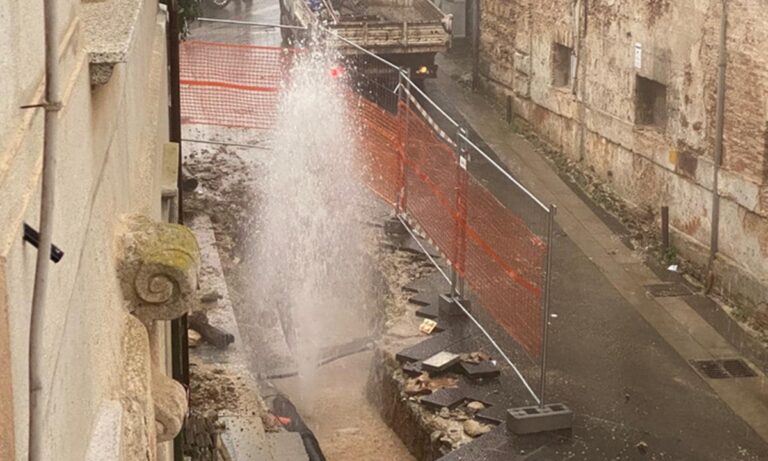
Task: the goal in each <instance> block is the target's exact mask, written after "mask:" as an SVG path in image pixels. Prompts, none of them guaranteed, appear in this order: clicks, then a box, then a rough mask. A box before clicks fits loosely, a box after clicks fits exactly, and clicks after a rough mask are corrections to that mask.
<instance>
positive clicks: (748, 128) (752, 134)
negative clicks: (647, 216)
mask: <svg viewBox="0 0 768 461" xmlns="http://www.w3.org/2000/svg"><path fill="white" fill-rule="evenodd" d="M480 2H481V3H480V5H481V6H480V8H481V19H480V21H481V27H480V29H481V37H480V57H479V61H480V65H479V67H480V68H479V74H480V84H481V86H482V88H483V89H484V90H485V91H488V92H490V93H491V94H493V95H494V96H495V97H497V98H499V101H500V102H502V103H505V102H506V101H507V98H511V103H512V106H513V110H514V111H515V113H516V114H517V115H518V116H519V117H521V118H523V119H524V120H526V121H527V122H528V123H529V124H530V126H531V127H532V128H533V129H534V130H535V131H536V132H537V133H538V134H539V135H540V136H541V137H542V138H543V139H545V140H546V141H547V142H549V143H550V144H552V145H553V146H555V147H556V148H558V149H560V150H561V151H562V152H563V153H565V155H567V156H568V157H570V158H571V159H573V160H577V161H579V165H580V166H581V167H582V168H586V169H592V170H594V171H595V172H596V173H597V175H598V176H599V177H600V178H601V179H602V180H604V181H606V182H607V183H609V184H610V186H611V187H612V189H613V190H614V191H615V192H616V193H617V194H618V195H619V196H620V197H621V198H622V199H624V200H625V201H626V202H627V203H628V204H630V205H632V206H634V207H636V209H638V210H645V209H647V210H650V211H652V212H655V213H656V214H657V215H658V210H659V208H660V207H661V206H664V205H666V206H669V210H670V224H671V232H672V237H673V244H674V245H675V247H676V248H677V249H678V250H679V251H680V252H681V254H682V255H684V256H685V257H686V258H688V259H690V260H691V261H692V262H694V263H695V264H697V265H698V266H700V267H704V266H706V264H707V261H708V253H709V246H710V236H711V231H710V229H711V226H712V221H713V213H712V209H713V207H712V203H713V200H712V189H713V184H714V181H713V178H714V170H715V163H714V152H715V143H716V126H717V110H716V107H717V94H718V62H719V61H718V59H719V56H720V43H719V42H720V39H719V37H720V32H721V17H722V11H723V3H722V2H721V1H716V0H710V1H705V2H701V1H693V0H681V1H670V0H627V1H613V0H543V1H533V0H480ZM726 3H727V5H726V8H727V16H726V17H727V18H728V20H727V28H726V53H727V55H726V56H727V67H726V69H727V72H726V85H725V87H726V91H725V110H724V117H723V122H724V145H723V156H722V162H721V167H720V169H719V174H718V182H719V186H718V191H719V194H720V196H721V200H720V211H719V218H718V219H717V222H718V229H719V242H720V243H719V253H718V256H717V260H716V263H715V269H716V270H715V272H716V274H717V275H718V277H717V287H718V288H719V289H721V290H723V291H724V292H726V293H727V294H729V295H730V296H732V297H735V298H736V299H738V300H740V301H743V302H745V303H746V304H748V305H750V304H751V305H755V304H759V303H760V302H761V301H764V300H765V299H768V289H766V287H767V286H768V181H767V180H768V51H767V50H768V21H766V7H767V6H768V5H766V3H765V1H763V0H728V1H727V2H726Z"/></svg>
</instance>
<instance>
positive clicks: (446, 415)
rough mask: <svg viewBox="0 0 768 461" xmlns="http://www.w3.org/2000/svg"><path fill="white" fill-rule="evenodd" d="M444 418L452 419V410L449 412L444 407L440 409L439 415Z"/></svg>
mask: <svg viewBox="0 0 768 461" xmlns="http://www.w3.org/2000/svg"><path fill="white" fill-rule="evenodd" d="M437 414H438V415H440V417H442V418H450V417H451V410H449V409H448V408H446V407H443V408H441V409H440V411H439V412H438V413H437Z"/></svg>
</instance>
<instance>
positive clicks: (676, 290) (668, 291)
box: [645, 283, 691, 298]
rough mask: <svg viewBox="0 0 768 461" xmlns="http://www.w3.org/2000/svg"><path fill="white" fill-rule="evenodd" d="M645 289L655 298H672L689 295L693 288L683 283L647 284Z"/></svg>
mask: <svg viewBox="0 0 768 461" xmlns="http://www.w3.org/2000/svg"><path fill="white" fill-rule="evenodd" d="M645 289H646V290H647V291H648V293H649V294H650V295H651V296H653V297H654V298H672V297H677V296H688V295H690V294H691V290H690V289H688V287H687V286H685V285H683V284H681V283H659V284H655V285H646V286H645Z"/></svg>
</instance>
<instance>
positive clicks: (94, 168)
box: [0, 0, 198, 460]
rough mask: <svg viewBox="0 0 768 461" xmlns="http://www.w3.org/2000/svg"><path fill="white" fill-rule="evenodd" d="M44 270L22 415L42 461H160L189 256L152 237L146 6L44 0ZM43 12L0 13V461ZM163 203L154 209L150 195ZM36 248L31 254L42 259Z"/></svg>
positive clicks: (161, 235)
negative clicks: (52, 250)
mask: <svg viewBox="0 0 768 461" xmlns="http://www.w3.org/2000/svg"><path fill="white" fill-rule="evenodd" d="M56 3H57V5H58V6H57V8H58V21H57V27H56V28H55V32H54V36H55V40H56V42H57V45H58V56H59V63H60V74H59V79H60V82H61V92H62V96H61V99H62V101H61V102H62V107H61V110H60V111H59V112H58V115H57V122H58V123H59V135H58V139H54V140H50V142H52V143H53V144H54V145H55V156H56V158H57V165H56V169H55V179H54V182H55V185H56V193H55V208H54V212H53V214H54V215H53V243H54V244H55V245H56V246H57V247H58V248H60V249H61V250H62V251H63V252H64V256H63V258H62V259H61V260H60V261H59V262H58V263H56V264H52V265H51V267H50V273H49V283H48V297H47V303H46V305H45V306H44V312H45V314H44V315H45V322H44V324H43V328H42V335H41V337H42V347H41V350H42V351H43V353H42V355H41V357H40V363H41V364H42V369H43V370H44V373H43V376H42V386H41V394H40V402H41V407H40V408H42V410H41V411H40V414H39V415H38V416H37V417H38V418H40V419H42V420H43V424H42V429H43V430H42V434H41V437H40V438H39V440H40V445H41V453H42V459H51V460H53V459H57V460H84V459H87V460H113V459H114V460H138V459H148V460H153V459H169V458H170V456H171V442H170V440H171V439H172V438H173V436H175V435H176V433H177V432H178V430H179V427H180V425H181V421H182V420H183V417H184V414H185V411H186V396H185V391H184V389H183V387H182V386H181V385H180V384H178V383H177V382H175V381H173V380H171V379H170V378H169V376H168V375H169V369H170V367H169V364H168V346H167V344H168V334H167V332H168V322H167V320H169V319H171V318H175V317H178V316H180V315H181V314H182V313H183V312H184V310H185V309H186V308H187V306H188V305H189V304H190V303H191V298H190V296H191V293H192V292H193V291H194V289H195V287H194V286H195V280H196V267H197V260H198V259H197V258H198V250H197V246H196V243H195V241H194V237H191V234H190V233H189V231H188V230H186V229H185V228H183V227H181V226H177V225H171V224H163V222H164V221H165V222H167V221H169V220H170V219H172V217H171V216H170V214H171V212H172V210H173V207H174V206H175V205H174V203H175V202H174V197H175V194H176V190H175V187H176V171H177V170H176V167H177V165H176V155H177V152H178V150H177V149H175V148H174V145H172V144H169V143H168V139H169V137H168V84H167V82H168V78H167V75H168V71H167V57H166V56H167V54H166V19H167V18H166V12H165V9H164V7H163V6H162V5H159V4H158V2H157V0H89V1H87V0H61V1H58V2H56ZM43 14H44V10H43V2H29V1H25V0H9V1H3V2H0V370H2V372H1V373H0V459H2V460H13V459H17V460H26V459H27V453H28V449H29V447H28V429H29V424H30V423H29V419H30V416H29V414H30V411H29V408H30V405H29V393H30V392H29V380H28V373H29V364H30V356H29V355H30V353H29V338H30V310H31V305H32V293H33V287H34V284H35V259H36V256H37V251H38V250H37V249H36V248H35V247H34V245H32V244H31V243H30V242H25V241H24V240H23V236H24V225H25V224H28V225H29V226H31V227H32V228H37V227H38V225H39V217H40V209H41V203H40V200H41V192H40V190H41V171H42V162H43V160H42V159H43V140H44V119H45V110H44V109H41V108H27V109H24V108H21V106H24V105H34V104H39V103H41V102H43V101H44V94H45V92H44V88H45V52H44V51H45V45H44V34H45V31H44V16H43ZM164 197H165V198H164ZM41 251H42V250H41Z"/></svg>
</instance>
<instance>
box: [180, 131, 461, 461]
mask: <svg viewBox="0 0 768 461" xmlns="http://www.w3.org/2000/svg"><path fill="white" fill-rule="evenodd" d="M208 135H210V134H208ZM196 136H201V134H199V133H198V134H196ZM217 139H218V141H217V142H223V143H224V144H226V143H227V142H233V143H236V142H235V141H236V140H235V139H234V138H232V137H230V138H228V137H226V136H223V137H222V136H219V137H218V138H217ZM240 141H241V142H242V140H240ZM247 142H248V143H249V144H255V145H264V146H265V147H266V142H265V141H264V140H262V139H254V138H253V137H251V139H248V140H247ZM187 149H188V152H187V162H186V164H187V168H188V169H189V171H190V172H191V174H192V175H193V176H194V177H195V178H197V179H198V181H199V184H200V185H199V187H198V189H197V190H196V191H195V192H194V193H192V194H189V195H188V196H187V197H186V198H185V205H186V211H187V218H188V219H189V218H192V217H193V216H195V215H200V214H206V215H208V216H210V217H211V221H212V223H213V227H214V231H215V234H216V242H217V246H218V250H219V254H220V256H221V260H222V265H223V269H224V273H225V276H226V279H227V284H228V286H229V294H230V297H231V299H232V302H233V305H234V308H235V313H236V315H237V319H238V324H239V327H240V330H241V333H242V335H243V340H244V342H245V343H246V344H247V346H248V348H249V349H250V351H251V353H250V356H251V370H252V372H253V373H254V374H257V375H258V376H259V377H260V378H261V384H262V396H263V398H264V400H265V401H266V403H267V405H268V406H271V405H272V404H273V401H274V397H275V396H277V395H283V396H285V397H287V398H288V399H289V400H290V401H291V402H292V403H293V405H295V407H296V408H297V410H298V412H299V414H300V415H301V417H302V419H303V422H304V423H305V424H306V426H307V427H308V428H309V429H311V431H312V432H313V433H314V436H315V437H316V438H317V441H318V442H319V446H320V448H321V449H322V452H323V453H324V455H325V457H326V459H329V460H340V461H344V460H371V461H376V460H382V461H384V460H387V461H389V460H394V461H397V460H403V461H405V460H433V459H437V458H439V457H440V456H441V455H443V454H445V453H447V452H449V451H450V450H451V449H453V448H455V447H456V446H458V445H460V444H461V443H466V442H467V441H468V440H469V438H468V437H466V435H461V434H459V436H458V437H457V436H456V432H457V428H456V427H455V425H451V424H450V422H449V421H450V420H449V419H445V418H440V417H439V416H436V415H435V414H432V413H431V412H430V411H427V410H424V409H423V408H422V407H421V405H419V404H418V402H417V401H416V400H415V399H412V398H410V397H409V396H408V395H406V394H405V393H404V391H403V388H404V385H405V382H406V380H407V379H408V377H407V376H405V375H403V372H402V371H401V370H400V364H399V363H398V362H397V360H396V359H395V352H396V349H397V348H398V347H400V345H402V344H413V343H415V342H418V341H420V340H423V339H424V338H425V336H423V335H420V334H419V332H418V325H419V322H418V320H417V318H416V317H415V316H414V315H413V314H414V310H415V308H416V306H415V305H413V304H410V303H409V298H410V297H411V296H412V295H413V293H412V292H410V291H408V290H407V289H406V288H405V287H406V285H408V284H409V283H411V282H413V281H414V280H416V279H418V278H420V277H424V276H427V275H429V274H430V273H432V272H433V271H434V269H433V268H432V267H431V265H430V263H429V261H428V260H427V259H426V258H424V257H423V256H421V255H419V254H417V253H415V252H414V251H412V250H410V249H400V248H399V247H400V245H401V243H402V235H400V234H398V233H397V232H394V233H393V232H387V231H385V228H386V229H387V230H391V229H393V228H396V227H397V226H390V225H387V221H390V220H391V219H392V218H391V216H390V212H389V210H388V209H387V208H386V207H383V206H382V207H379V206H378V205H374V206H373V209H372V210H368V212H369V213H372V216H374V218H373V219H371V220H369V221H368V222H366V223H365V224H366V226H367V227H368V228H369V229H371V230H372V231H373V232H372V234H371V235H372V236H373V241H372V244H371V246H370V248H371V249H372V251H371V253H370V255H369V257H368V259H367V262H366V264H368V265H370V266H371V268H372V269H373V270H372V271H371V273H372V274H373V276H372V277H371V278H370V279H369V280H370V283H371V285H372V292H373V293H374V295H375V301H376V302H373V303H369V304H367V305H366V306H364V307H360V306H358V308H357V309H353V310H352V311H350V315H349V316H348V317H349V318H347V319H346V320H345V321H344V322H342V323H341V324H339V325H338V328H339V329H338V331H336V332H335V333H334V335H331V337H332V338H333V341H330V342H329V343H328V344H325V345H324V347H322V352H321V353H320V354H319V360H318V362H319V366H318V367H317V368H316V370H315V371H314V376H313V381H312V382H311V384H307V383H306V382H304V381H303V380H302V379H301V376H300V373H299V372H298V370H297V368H296V365H295V363H294V362H293V361H291V359H290V357H289V355H290V351H289V346H288V342H289V341H287V340H286V338H285V335H284V332H283V328H282V324H281V321H280V319H279V317H280V315H279V313H278V312H277V310H276V309H277V306H263V305H258V304H259V303H257V302H255V301H254V300H253V299H252V293H253V291H252V286H251V285H252V284H253V280H254V274H255V273H257V272H258V271H259V270H260V268H259V267H258V266H257V260H256V259H255V258H254V257H253V254H252V248H254V245H255V242H254V240H255V239H258V238H259V237H260V233H259V232H253V229H254V228H258V223H257V222H256V219H255V218H254V217H255V216H258V215H259V209H260V207H261V202H262V199H263V197H262V194H261V193H260V192H259V184H260V180H259V178H260V176H261V175H262V174H263V170H262V168H263V167H262V166H261V165H260V162H259V161H258V157H260V156H262V155H263V154H264V152H265V150H261V149H246V148H242V147H227V146H226V145H219V146H211V145H204V144H199V145H191V144H190V145H188V146H187ZM363 309H364V310H363ZM193 374H194V372H193ZM194 379H195V377H194V376H193V380H194ZM193 390H194V388H193ZM195 401H196V400H194V399H193V402H195ZM273 413H279V411H273ZM264 419H265V421H266V422H268V423H269V422H270V421H271V420H270V415H264ZM212 430H215V431H216V432H221V430H222V428H221V427H220V425H219V426H216V427H214V428H212ZM452 434H453V435H452Z"/></svg>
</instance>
